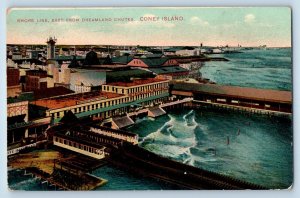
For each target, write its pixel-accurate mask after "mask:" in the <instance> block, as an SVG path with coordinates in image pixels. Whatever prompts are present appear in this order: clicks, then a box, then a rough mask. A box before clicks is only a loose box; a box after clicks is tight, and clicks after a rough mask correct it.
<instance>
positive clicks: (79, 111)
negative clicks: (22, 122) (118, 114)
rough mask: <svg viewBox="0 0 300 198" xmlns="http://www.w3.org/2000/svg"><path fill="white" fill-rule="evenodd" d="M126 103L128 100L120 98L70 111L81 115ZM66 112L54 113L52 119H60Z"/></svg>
mask: <svg viewBox="0 0 300 198" xmlns="http://www.w3.org/2000/svg"><path fill="white" fill-rule="evenodd" d="M126 102H128V98H120V99H117V100H112V101H107V102H102V103H98V104H92V105H87V106H83V107H77V108H74V109H72V112H73V113H81V112H85V111H91V110H95V109H99V108H105V107H110V106H113V105H118V104H122V103H126ZM66 112H67V110H65V111H63V112H62V111H61V112H56V113H52V114H51V115H52V117H54V118H60V117H62V116H63V115H62V114H63V113H64V114H65V113H66Z"/></svg>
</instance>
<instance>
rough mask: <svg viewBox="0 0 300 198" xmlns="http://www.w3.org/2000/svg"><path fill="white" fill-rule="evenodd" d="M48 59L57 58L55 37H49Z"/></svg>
mask: <svg viewBox="0 0 300 198" xmlns="http://www.w3.org/2000/svg"><path fill="white" fill-rule="evenodd" d="M46 43H47V59H53V58H55V43H56V38H55V37H53V38H52V37H49V38H48V39H47V42H46Z"/></svg>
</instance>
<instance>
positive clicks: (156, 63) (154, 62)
mask: <svg viewBox="0 0 300 198" xmlns="http://www.w3.org/2000/svg"><path fill="white" fill-rule="evenodd" d="M135 59H138V60H141V61H143V62H144V63H145V64H146V65H148V66H149V67H160V66H162V65H163V64H164V63H165V62H167V61H168V60H169V59H170V58H168V57H159V58H157V57H154V58H135ZM128 65H130V64H128ZM169 66H171V65H169Z"/></svg>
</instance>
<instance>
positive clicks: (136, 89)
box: [128, 83, 168, 94]
mask: <svg viewBox="0 0 300 198" xmlns="http://www.w3.org/2000/svg"><path fill="white" fill-rule="evenodd" d="M167 87H168V83H159V84H154V85H148V86H142V87H135V88H130V89H128V93H129V94H130V93H135V92H141V91H147V90H153V89H161V88H167Z"/></svg>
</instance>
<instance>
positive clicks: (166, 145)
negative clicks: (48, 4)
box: [6, 7, 293, 191]
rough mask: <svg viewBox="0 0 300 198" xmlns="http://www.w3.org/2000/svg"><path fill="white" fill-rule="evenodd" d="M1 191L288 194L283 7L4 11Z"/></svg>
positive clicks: (287, 59)
mask: <svg viewBox="0 0 300 198" xmlns="http://www.w3.org/2000/svg"><path fill="white" fill-rule="evenodd" d="M6 62H7V64H6V70H7V158H8V164H7V174H8V188H9V189H10V190H28V191H41V190H43V191H55V190H57V191H58V190H99V191H101V190H161V189H164V190H174V189H176V190H180V189H185V190H186V189H193V190H195V189H204V190H207V189H213V190H221V189H234V190H235V189H236V190H240V189H255V190H260V189H290V188H292V185H293V129H292V45H291V9H290V8H288V7H132V8H131V7H121V8H118V7H111V8H109V7H103V8H97V7H94V8H93V7H91V8H10V9H8V10H7V58H6Z"/></svg>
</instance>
